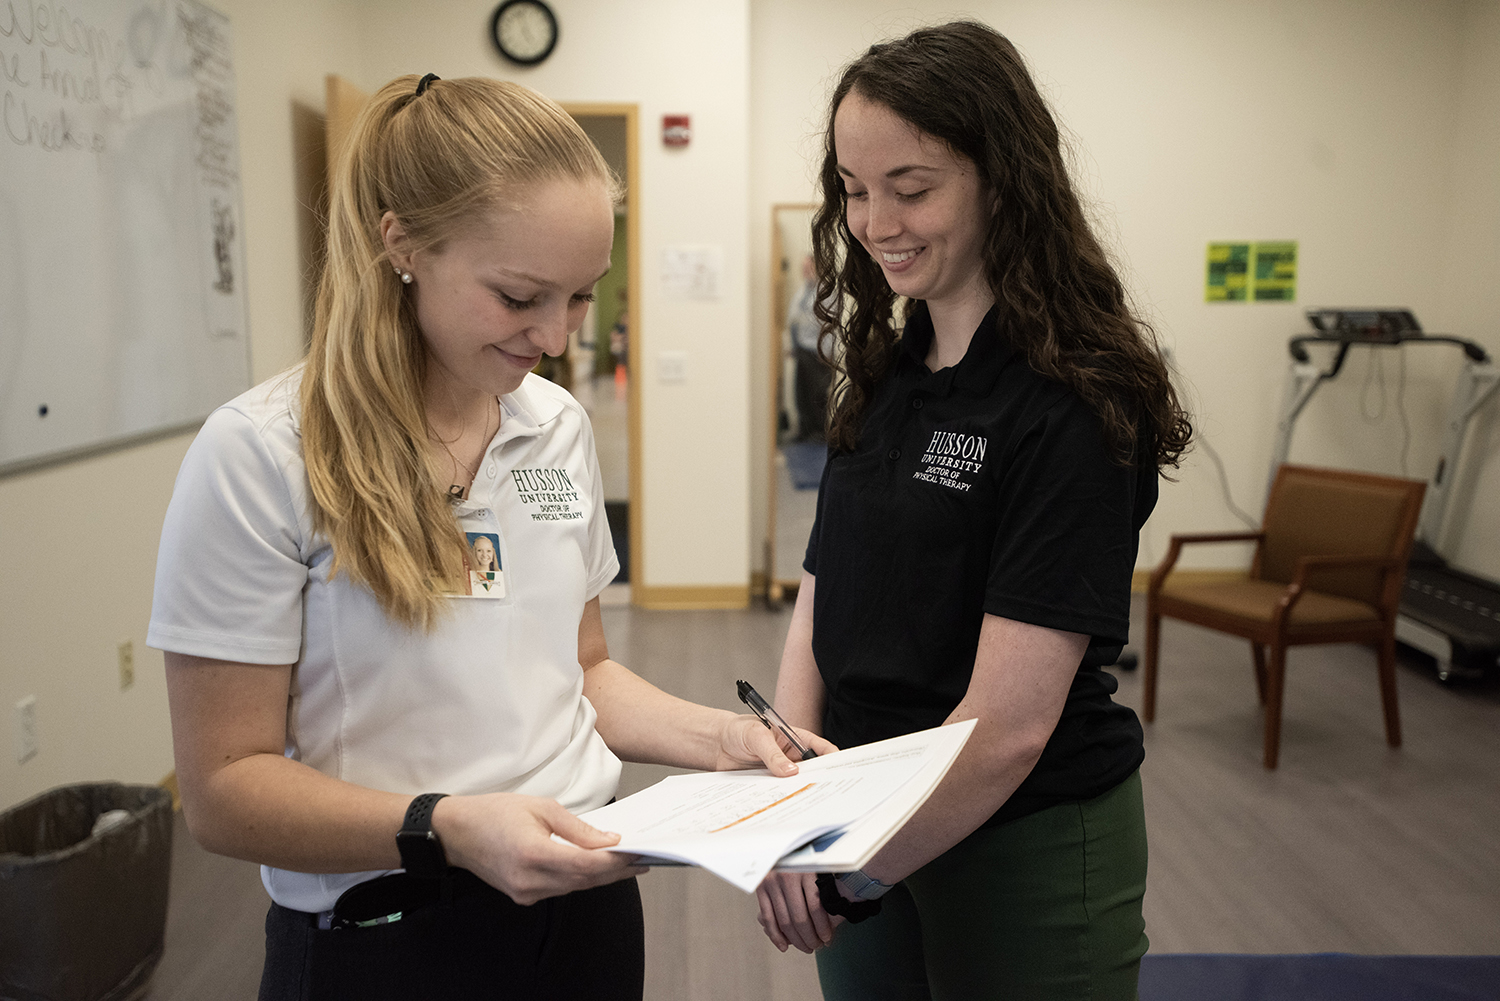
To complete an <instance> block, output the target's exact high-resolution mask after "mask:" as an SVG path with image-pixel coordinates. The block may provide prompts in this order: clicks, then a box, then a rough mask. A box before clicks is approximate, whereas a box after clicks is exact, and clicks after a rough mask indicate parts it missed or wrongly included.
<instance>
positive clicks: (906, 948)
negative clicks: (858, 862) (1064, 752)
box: [817, 773, 1146, 1001]
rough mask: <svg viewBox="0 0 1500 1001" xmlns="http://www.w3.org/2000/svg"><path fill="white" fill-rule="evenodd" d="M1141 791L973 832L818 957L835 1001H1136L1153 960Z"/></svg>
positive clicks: (1130, 785)
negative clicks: (1142, 974) (1146, 958)
mask: <svg viewBox="0 0 1500 1001" xmlns="http://www.w3.org/2000/svg"><path fill="white" fill-rule="evenodd" d="M1145 892H1146V817H1145V812H1144V810H1143V808H1142V804H1141V777H1140V774H1139V773H1136V774H1134V775H1131V776H1130V778H1128V779H1126V780H1125V781H1124V782H1122V783H1120V785H1118V786H1116V787H1115V788H1114V789H1111V790H1110V791H1109V792H1107V793H1104V794H1103V795H1101V796H1098V797H1096V798H1094V799H1091V800H1089V801H1087V802H1084V803H1065V804H1063V805H1061V806H1054V807H1051V808H1049V809H1046V810H1043V811H1041V812H1040V813H1034V814H1032V815H1031V816H1029V817H1022V818H1021V819H1019V820H1014V821H1011V822H1010V823H1008V824H1002V825H1001V826H999V827H994V828H990V829H988V830H980V831H975V832H974V833H973V834H971V835H970V836H969V837H968V838H966V839H965V840H963V841H961V842H960V843H958V844H957V845H955V846H953V848H951V849H949V850H948V851H947V852H945V853H944V854H943V855H940V856H939V857H938V858H936V859H933V860H932V861H931V862H929V863H928V864H927V865H925V866H923V867H922V868H921V869H918V870H917V871H916V872H914V873H912V874H911V875H910V876H908V877H907V878H906V879H905V880H904V881H903V882H902V883H901V884H900V885H898V886H897V887H896V888H895V889H893V890H891V891H890V892H889V893H887V894H886V895H885V897H884V898H883V899H884V905H883V906H882V908H881V912H880V914H878V915H877V916H875V917H873V918H870V919H869V920H867V921H863V922H861V923H860V924H857V925H851V924H845V925H842V926H841V927H840V928H839V929H838V931H837V932H835V933H834V936H833V944H832V945H830V946H828V947H827V948H825V949H820V950H818V953H817V957H818V978H819V980H821V981H822V984H823V997H824V998H825V999H826V1001H897V999H900V1001H908V999H911V1001H917V999H920V1001H928V999H932V1001H957V999H964V1001H975V999H981V998H1006V999H1017V1001H1023V999H1032V998H1038V999H1040V998H1045V999H1048V1001H1052V999H1061V998H1068V999H1072V998H1077V999H1080V1001H1082V999H1088V1001H1133V999H1134V998H1135V997H1136V974H1137V972H1138V971H1139V969H1140V961H1141V956H1142V955H1144V954H1145V952H1146V925H1145V921H1144V920H1143V919H1142V918H1141V899H1142V897H1143V896H1144V895H1145Z"/></svg>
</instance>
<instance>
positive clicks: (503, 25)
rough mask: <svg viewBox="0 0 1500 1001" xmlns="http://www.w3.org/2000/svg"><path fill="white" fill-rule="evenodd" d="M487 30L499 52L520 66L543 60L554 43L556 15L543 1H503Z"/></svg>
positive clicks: (555, 42)
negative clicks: (492, 36)
mask: <svg viewBox="0 0 1500 1001" xmlns="http://www.w3.org/2000/svg"><path fill="white" fill-rule="evenodd" d="M490 31H491V34H492V35H494V38H495V47H496V48H498V49H499V50H500V54H501V55H502V56H504V57H505V58H507V59H509V60H511V61H512V62H517V63H520V64H522V65H523V66H532V65H535V64H537V63H539V62H541V61H542V60H543V59H546V58H547V57H548V56H550V55H551V54H552V49H553V47H554V46H556V45H557V17H556V15H554V14H553V13H552V8H551V7H548V6H547V5H546V4H545V3H543V2H542V0H506V2H505V3H502V4H501V5H500V6H499V7H498V8H496V10H495V18H494V21H493V22H492V23H491V25H490Z"/></svg>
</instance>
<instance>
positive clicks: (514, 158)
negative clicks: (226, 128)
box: [302, 76, 611, 630]
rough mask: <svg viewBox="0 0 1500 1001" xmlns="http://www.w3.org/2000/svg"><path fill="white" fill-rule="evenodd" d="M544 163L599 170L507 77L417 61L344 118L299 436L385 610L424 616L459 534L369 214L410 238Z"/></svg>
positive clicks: (420, 623) (324, 521) (408, 322)
mask: <svg viewBox="0 0 1500 1001" xmlns="http://www.w3.org/2000/svg"><path fill="white" fill-rule="evenodd" d="M557 178H569V179H577V180H595V179H597V180H600V181H603V182H604V183H606V184H610V183H611V178H610V173H609V168H608V167H607V166H606V165H605V164H604V161H603V159H602V158H601V157H600V156H599V153H598V151H597V150H596V149H595V148H594V146H593V145H592V143H590V142H589V139H588V137H587V136H586V135H584V133H583V131H582V130H581V129H580V128H579V127H578V125H577V123H576V122H574V121H573V119H572V118H570V117H569V116H568V114H567V113H566V112H565V111H563V110H562V109H561V108H560V107H558V106H557V105H556V104H554V103H553V102H552V101H549V100H548V99H546V98H545V97H542V96H541V95H540V94H537V93H536V92H534V91H531V90H528V89H527V88H525V87H522V86H520V85H518V84H513V83H505V82H502V81H497V80H484V79H477V78H471V79H463V80H439V81H435V82H433V83H431V85H430V86H429V87H428V88H427V89H426V90H425V92H424V93H423V94H421V95H420V96H418V95H417V77H416V76H405V77H400V78H398V79H396V80H393V81H391V82H390V83H388V84H386V85H385V86H384V87H382V88H381V89H380V91H379V92H378V93H376V95H375V96H374V97H373V98H372V99H371V100H370V102H369V104H368V105H366V107H365V108H364V110H363V111H362V112H361V113H360V115H359V116H358V118H357V119H356V120H355V122H354V125H353V127H352V129H351V131H350V133H349V137H348V140H347V142H346V143H345V146H344V150H343V152H342V155H341V156H340V158H339V161H338V165H337V168H336V171H335V174H334V182H333V186H332V190H331V191H330V193H329V213H328V215H329V219H328V255H327V260H326V263H325V265H324V269H323V275H322V280H321V282H320V284H319V287H318V299H317V310H316V314H315V318H314V323H313V336H312V344H311V346H310V348H309V350H308V356H307V361H306V365H305V367H304V371H303V376H302V451H303V456H304V459H305V461H306V465H307V476H308V483H309V486H310V487H311V496H312V499H313V512H312V513H313V523H314V526H315V527H316V529H317V530H318V531H319V532H320V533H322V534H323V535H324V536H325V537H327V538H328V539H329V540H330V542H331V544H332V546H333V572H334V573H344V574H347V575H348V576H349V579H350V580H351V581H353V582H354V583H356V584H360V585H363V586H366V587H368V588H369V589H370V590H371V591H372V592H373V593H374V595H375V597H376V599H377V600H378V601H379V602H380V605H381V608H383V609H384V610H385V612H386V614H387V615H389V616H390V617H391V618H392V619H394V620H396V621H398V622H401V623H403V624H405V625H407V626H409V627H412V628H416V629H422V630H430V629H431V628H432V627H433V625H434V624H435V623H436V621H437V618H438V616H439V614H440V613H441V610H442V608H443V591H444V589H445V588H446V587H447V586H450V584H452V583H457V582H459V581H461V580H462V576H463V554H464V548H465V542H464V538H463V534H462V533H461V532H460V531H459V527H458V523H457V520H456V519H455V518H454V516H453V512H452V509H451V507H450V505H449V502H448V499H447V494H446V493H445V491H444V483H445V482H446V481H444V480H443V479H442V476H441V470H439V469H438V468H436V466H435V465H434V462H433V459H432V454H431V450H430V449H429V447H428V424H427V412H426V407H425V405H424V400H423V395H422V386H423V378H424V375H425V366H426V353H425V349H424V347H423V342H422V335H421V331H420V330H418V328H417V323H416V316H415V314H414V311H413V310H412V308H411V305H410V300H409V299H408V297H407V294H406V292H405V290H404V286H403V285H402V283H401V280H400V278H399V277H398V276H397V275H396V273H395V271H394V269H393V267H392V266H391V264H390V262H389V260H388V258H387V253H386V248H385V245H384V242H383V240H382V238H381V234H380V220H381V217H382V216H383V215H384V214H385V213H386V212H387V211H389V212H392V213H394V214H395V216H396V218H397V219H399V220H400V222H401V224H402V227H403V228H404V230H405V232H406V234H407V236H408V238H409V240H410V246H411V247H412V248H414V249H440V248H441V245H442V242H443V240H444V239H445V238H447V237H449V236H451V235H453V234H455V233H457V232H459V230H460V227H462V226H464V225H466V224H469V223H471V222H472V220H473V219H474V218H476V217H479V216H480V215H482V214H483V213H484V212H486V211H488V210H490V209H492V208H494V207H495V206H496V205H497V204H499V203H500V199H501V198H502V197H503V196H504V193H505V192H506V191H508V190H509V191H513V190H514V189H515V188H516V187H517V186H524V185H528V184H534V183H536V182H538V181H543V180H551V179H557Z"/></svg>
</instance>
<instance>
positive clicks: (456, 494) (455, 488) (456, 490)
mask: <svg viewBox="0 0 1500 1001" xmlns="http://www.w3.org/2000/svg"><path fill="white" fill-rule="evenodd" d="M495 409H496V410H499V409H500V401H499V400H496V401H495ZM466 430H468V423H467V422H465V423H464V425H463V430H461V431H459V433H458V438H462V437H463V436H464V431H466ZM432 437H433V438H434V439H436V440H437V443H438V444H439V445H441V446H443V451H444V452H447V453H448V458H450V459H452V460H453V464H454V465H455V466H457V467H458V468H459V469H462V470H463V471H464V472H466V473H468V474H469V482H470V483H472V482H473V481H474V480H475V479H477V478H478V476H479V464H478V463H477V462H476V463H475V464H474V465H472V466H471V465H469V464H468V463H467V462H464V461H463V460H461V459H460V458H459V457H458V456H456V455H454V454H453V449H451V448H449V447H448V442H446V441H444V440H443V439H442V438H440V437H438V436H437V435H435V434H434V435H433V436H432ZM482 437H483V438H484V441H485V443H486V444H488V443H489V440H490V410H489V407H488V406H486V407H485V410H484V434H483V436H482ZM458 438H454V439H453V440H454V441H458ZM466 490H467V488H466V487H465V486H464V485H463V484H462V483H454V484H451V485H450V486H449V487H448V496H449V497H450V498H453V499H455V500H463V497H464V493H465V491H466Z"/></svg>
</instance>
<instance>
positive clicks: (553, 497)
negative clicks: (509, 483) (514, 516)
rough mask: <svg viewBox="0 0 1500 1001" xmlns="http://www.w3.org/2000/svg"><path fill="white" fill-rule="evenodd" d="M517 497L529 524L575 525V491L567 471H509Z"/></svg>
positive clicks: (577, 512)
mask: <svg viewBox="0 0 1500 1001" xmlns="http://www.w3.org/2000/svg"><path fill="white" fill-rule="evenodd" d="M510 476H511V479H512V480H514V481H515V484H516V494H517V496H519V497H520V500H521V504H522V506H524V507H525V508H526V509H527V511H528V513H530V515H531V520H532V521H578V520H580V519H581V518H582V517H583V511H582V510H581V509H580V506H579V504H578V488H577V487H575V486H574V485H573V481H572V480H571V479H570V478H569V477H568V471H567V470H566V469H512V470H511V471H510Z"/></svg>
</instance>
